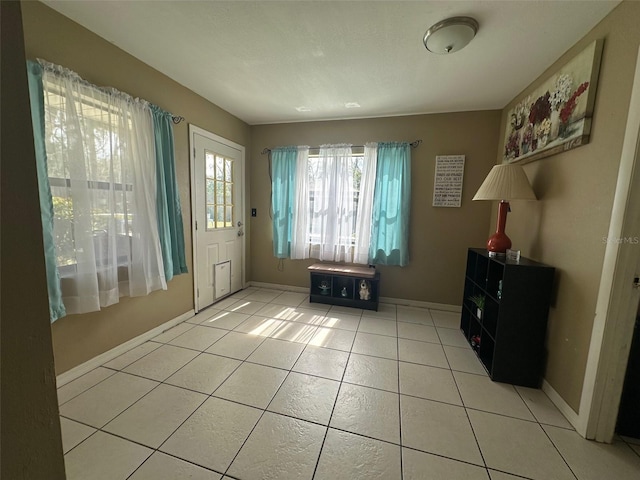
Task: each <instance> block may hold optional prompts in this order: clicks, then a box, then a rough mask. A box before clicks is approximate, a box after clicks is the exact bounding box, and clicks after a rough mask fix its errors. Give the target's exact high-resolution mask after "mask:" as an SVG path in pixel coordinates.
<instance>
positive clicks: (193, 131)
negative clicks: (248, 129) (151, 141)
mask: <svg viewBox="0 0 640 480" xmlns="http://www.w3.org/2000/svg"><path fill="white" fill-rule="evenodd" d="M195 135H200V136H202V137H205V138H208V139H210V140H213V141H214V142H218V143H221V144H223V145H226V146H228V147H231V148H233V149H235V150H239V151H240V155H241V167H240V169H241V171H240V178H241V188H242V195H241V198H242V200H241V205H239V207H240V208H239V210H240V212H242V217H243V222H244V221H245V213H246V212H245V209H244V206H245V197H246V195H247V191H246V189H245V161H246V158H245V147H244V146H243V145H240V144H238V143H235V142H232V141H231V140H227V139H226V138H224V137H221V136H219V135H216V134H215V133H211V132H209V131H207V130H204V129H202V128H200V127H197V126H196V125H193V124H191V123H190V124H189V152H190V155H189V168H190V170H191V172H190V181H191V242H192V244H191V246H192V251H193V270H194V271H193V305H194V308H195V312H196V313H198V275H196V271H195V270H196V265H197V262H198V249H197V243H196V242H197V237H196V215H195V205H196V177H195V162H196V151H195ZM245 230H246V229H245ZM241 241H242V256H243V262H242V287H243V288H244V287H245V286H246V284H247V279H246V278H247V277H246V268H247V262H246V253H247V252H246V235H244V236H243V237H242V240H241Z"/></svg>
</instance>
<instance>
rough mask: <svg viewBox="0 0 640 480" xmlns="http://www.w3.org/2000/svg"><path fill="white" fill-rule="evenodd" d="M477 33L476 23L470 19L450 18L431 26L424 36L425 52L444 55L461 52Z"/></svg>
mask: <svg viewBox="0 0 640 480" xmlns="http://www.w3.org/2000/svg"><path fill="white" fill-rule="evenodd" d="M477 32H478V22H477V21H476V20H475V19H474V18H471V17H451V18H447V19H446V20H442V21H441V22H438V23H436V24H435V25H433V26H432V27H431V28H429V30H427V32H426V33H425V34H424V38H423V42H424V46H425V47H427V50H429V51H430V52H433V53H438V54H441V55H445V54H447V53H454V52H457V51H458V50H462V49H463V48H464V47H466V46H467V45H468V43H469V42H470V41H471V40H473V37H475V36H476V33H477Z"/></svg>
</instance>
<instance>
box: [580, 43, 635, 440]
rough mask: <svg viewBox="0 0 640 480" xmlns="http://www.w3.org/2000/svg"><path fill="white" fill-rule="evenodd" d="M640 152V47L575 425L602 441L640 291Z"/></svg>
mask: <svg viewBox="0 0 640 480" xmlns="http://www.w3.org/2000/svg"><path fill="white" fill-rule="evenodd" d="M639 155H640V50H639V52H638V59H637V61H636V70H635V77H634V81H633V87H632V92H631V99H630V102H629V114H628V118H627V126H626V130H625V135H624V142H623V145H622V155H621V159H620V168H619V170H618V183H617V185H616V191H615V197H614V201H613V208H612V212H611V223H610V224H609V232H608V236H607V239H606V240H607V244H606V248H605V256H604V265H603V269H602V277H601V279H600V290H599V292H598V299H597V303H596V315H595V319H594V323H593V330H592V333H591V345H590V348H589V356H588V358H587V368H586V371H585V377H584V383H583V389H582V397H581V399H580V411H579V416H578V417H579V424H578V425H574V426H575V427H576V430H577V431H578V433H580V434H581V435H583V436H584V437H586V438H589V439H595V440H598V441H601V442H611V440H612V438H613V434H614V431H615V426H616V420H617V416H618V407H619V404H620V396H621V393H622V386H623V383H624V377H625V372H626V369H627V362H628V357H629V348H630V346H631V338H632V335H633V328H634V321H635V315H636V312H637V308H638V297H639V295H640V292H639V291H638V290H637V289H636V290H634V289H633V288H631V283H632V280H633V277H634V275H637V274H640V272H637V271H635V269H636V267H637V265H638V263H639V262H640V246H639V245H637V244H635V240H636V239H637V237H634V236H637V235H638V233H637V232H638V229H639V228H640V187H639V186H640V160H639V158H638V156H639ZM625 239H626V240H625ZM604 240H605V239H603V241H604ZM618 240H620V241H618ZM628 240H631V242H629V241H628Z"/></svg>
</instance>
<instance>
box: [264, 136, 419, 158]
mask: <svg viewBox="0 0 640 480" xmlns="http://www.w3.org/2000/svg"><path fill="white" fill-rule="evenodd" d="M421 143H422V140H414V141H413V142H411V143H409V146H410V147H411V148H418V145H420V144H421ZM319 148H320V147H309V150H314V149H319ZM351 148H364V145H351ZM260 153H261V154H262V155H266V154H267V153H271V149H270V148H265V149H264V150H262V152H260Z"/></svg>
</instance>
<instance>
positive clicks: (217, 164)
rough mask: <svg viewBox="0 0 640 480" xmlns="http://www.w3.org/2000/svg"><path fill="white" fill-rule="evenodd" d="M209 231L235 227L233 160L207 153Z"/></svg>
mask: <svg viewBox="0 0 640 480" xmlns="http://www.w3.org/2000/svg"><path fill="white" fill-rule="evenodd" d="M205 185H206V199H205V201H206V212H207V222H206V228H207V230H213V229H218V228H232V227H233V207H234V205H233V197H234V184H233V159H232V158H226V157H225V156H223V155H219V154H216V153H214V152H209V151H205Z"/></svg>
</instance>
